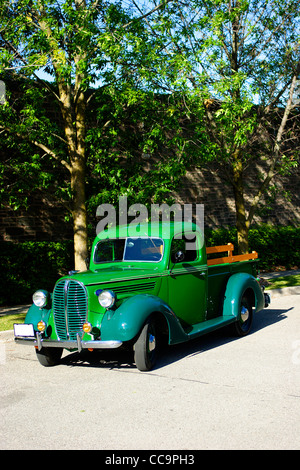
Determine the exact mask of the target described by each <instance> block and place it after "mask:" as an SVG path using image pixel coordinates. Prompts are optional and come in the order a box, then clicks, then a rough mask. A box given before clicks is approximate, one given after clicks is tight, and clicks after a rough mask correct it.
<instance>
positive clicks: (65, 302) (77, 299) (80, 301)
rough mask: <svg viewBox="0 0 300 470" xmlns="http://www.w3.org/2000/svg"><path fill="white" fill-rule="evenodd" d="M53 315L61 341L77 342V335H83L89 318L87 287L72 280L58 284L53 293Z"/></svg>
mask: <svg viewBox="0 0 300 470" xmlns="http://www.w3.org/2000/svg"><path fill="white" fill-rule="evenodd" d="M53 314H54V323H55V329H56V333H57V335H58V337H59V339H60V340H64V341H66V340H76V335H77V333H79V334H80V335H82V332H83V330H82V326H83V324H84V322H85V321H86V318H87V293H86V290H85V287H84V286H83V285H82V284H81V283H80V282H77V281H74V280H71V279H66V280H63V281H60V282H58V283H57V284H56V286H55V288H54V292H53Z"/></svg>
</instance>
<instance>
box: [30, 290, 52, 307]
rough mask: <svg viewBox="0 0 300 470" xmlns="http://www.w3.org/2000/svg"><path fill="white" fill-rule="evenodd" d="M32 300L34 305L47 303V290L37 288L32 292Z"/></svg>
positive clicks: (42, 305)
mask: <svg viewBox="0 0 300 470" xmlns="http://www.w3.org/2000/svg"><path fill="white" fill-rule="evenodd" d="M32 300H33V303H34V305H36V306H37V307H45V305H46V304H47V300H48V296H47V292H45V291H43V290H37V291H36V292H35V293H34V294H33V296H32Z"/></svg>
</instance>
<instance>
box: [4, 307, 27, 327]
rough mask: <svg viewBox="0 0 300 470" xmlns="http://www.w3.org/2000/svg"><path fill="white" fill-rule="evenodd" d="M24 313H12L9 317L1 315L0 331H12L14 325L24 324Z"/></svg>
mask: <svg viewBox="0 0 300 470" xmlns="http://www.w3.org/2000/svg"><path fill="white" fill-rule="evenodd" d="M26 313H27V312H24V313H17V314H16V313H13V314H11V315H3V316H1V317H0V331H7V330H13V329H14V323H24V320H25V317H26Z"/></svg>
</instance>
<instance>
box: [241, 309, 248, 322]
mask: <svg viewBox="0 0 300 470" xmlns="http://www.w3.org/2000/svg"><path fill="white" fill-rule="evenodd" d="M248 318H249V310H248V309H247V308H246V307H244V306H242V309H241V320H242V322H243V323H245V321H247V320H248Z"/></svg>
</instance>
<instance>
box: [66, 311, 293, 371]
mask: <svg viewBox="0 0 300 470" xmlns="http://www.w3.org/2000/svg"><path fill="white" fill-rule="evenodd" d="M290 310H293V307H291V308H289V309H285V310H283V309H265V310H262V311H261V312H259V313H257V314H254V320H253V326H252V330H251V332H250V333H249V335H253V334H254V335H255V333H256V332H258V331H260V330H262V329H264V328H267V327H268V326H270V325H272V324H274V323H277V322H280V321H283V320H285V319H286V318H287V313H288V312H289V311H290ZM232 341H243V338H239V337H237V336H233V335H232V332H231V329H230V327H225V328H221V329H219V330H216V331H213V332H211V333H208V334H206V335H204V336H202V337H200V338H196V339H193V340H191V341H188V342H186V343H181V344H177V345H173V346H165V347H163V348H162V350H161V351H160V353H159V356H158V359H157V363H156V365H155V367H154V369H152V370H158V369H160V368H162V367H165V366H168V365H169V364H172V363H174V362H177V361H180V360H182V359H184V358H186V357H188V356H191V355H196V354H201V353H203V352H205V351H209V350H210V349H215V348H218V347H221V346H223V345H225V344H227V343H230V342H232ZM61 364H63V365H66V366H70V367H96V368H104V369H119V370H130V369H132V370H136V371H137V369H136V366H135V363H134V358H133V352H132V351H131V350H127V349H121V348H120V349H114V350H98V351H93V352H91V351H82V352H81V353H78V352H73V353H68V354H67V355H66V356H64V357H63V358H62V360H61Z"/></svg>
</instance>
